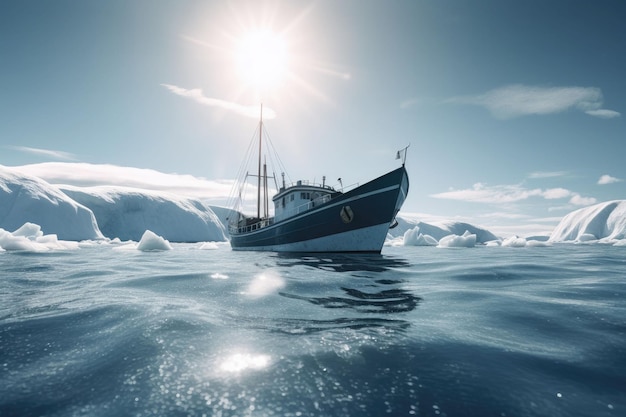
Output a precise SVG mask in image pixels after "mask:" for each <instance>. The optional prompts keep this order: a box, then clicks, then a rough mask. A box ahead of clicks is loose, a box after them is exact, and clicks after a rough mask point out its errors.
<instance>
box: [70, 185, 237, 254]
mask: <svg viewBox="0 0 626 417" xmlns="http://www.w3.org/2000/svg"><path fill="white" fill-rule="evenodd" d="M60 188H61V190H62V191H63V192H65V193H66V194H67V195H68V196H70V197H71V198H73V199H74V200H76V201H78V202H80V203H81V204H83V205H84V206H86V207H89V208H90V209H91V210H92V211H93V213H94V214H95V216H96V219H97V220H98V225H99V227H100V230H101V231H102V233H103V234H104V235H105V236H106V237H109V238H116V237H117V238H120V239H121V240H134V241H139V240H141V238H142V236H143V234H144V232H145V231H146V230H150V231H152V232H154V233H155V234H157V235H159V236H161V237H163V238H164V239H167V240H168V241H170V242H206V241H225V240H227V238H226V234H225V231H224V226H223V225H222V222H221V221H220V220H219V219H218V218H217V216H216V215H215V213H213V211H212V210H211V208H210V207H209V206H208V205H205V204H204V203H203V202H201V201H200V200H198V199H194V198H186V197H181V196H177V195H174V194H170V193H167V192H163V191H149V190H140V189H134V188H125V187H119V186H98V187H71V186H61V187H60Z"/></svg>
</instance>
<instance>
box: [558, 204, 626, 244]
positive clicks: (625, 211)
mask: <svg viewBox="0 0 626 417" xmlns="http://www.w3.org/2000/svg"><path fill="white" fill-rule="evenodd" d="M621 239H626V200H615V201H607V202H604V203H599V204H595V205H593V206H590V207H585V208H582V209H579V210H576V211H573V212H571V213H569V214H568V215H566V216H565V217H563V219H562V220H561V222H560V223H559V224H558V225H557V227H556V228H555V229H554V231H553V232H552V234H551V235H550V240H549V241H550V242H592V241H598V242H599V243H616V242H617V241H619V240H621Z"/></svg>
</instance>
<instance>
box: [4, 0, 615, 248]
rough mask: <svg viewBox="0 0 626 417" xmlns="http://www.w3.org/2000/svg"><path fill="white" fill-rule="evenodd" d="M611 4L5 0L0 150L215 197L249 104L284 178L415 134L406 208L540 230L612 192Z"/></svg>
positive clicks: (370, 172)
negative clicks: (275, 154) (283, 172)
mask: <svg viewBox="0 0 626 417" xmlns="http://www.w3.org/2000/svg"><path fill="white" fill-rule="evenodd" d="M625 20H626V3H625V2H623V1H620V0H614V1H611V0H599V1H594V2H590V1H578V0H553V1H543V0H527V1H508V0H484V1H483V0H478V1H471V2H470V1H461V0H458V1H447V0H442V1H434V0H407V1H402V0H396V1H372V0H342V1H333V0H318V1H303V0H293V1H231V2H228V1H188V0H179V1H176V2H173V1H165V0H130V1H125V0H124V1H122V0H109V1H106V2H104V1H78V0H72V1H68V0H57V1H54V2H51V1H32V0H24V1H2V2H0V165H5V166H9V167H22V168H23V169H24V170H25V171H28V172H30V173H36V174H37V175H40V176H41V177H42V178H43V179H46V180H48V181H49V182H52V183H66V184H67V183H70V184H79V185H97V184H115V185H128V186H142V185H143V186H146V187H147V188H156V189H168V190H176V189H178V190H179V191H180V192H186V193H193V194H195V195H198V194H201V195H204V196H205V197H206V198H208V199H209V200H213V201H215V202H222V201H223V200H224V195H225V194H226V191H225V190H226V189H229V188H230V187H229V184H230V183H231V182H232V180H233V179H235V177H236V175H237V173H238V171H239V170H240V166H241V164H242V162H243V160H244V159H245V154H246V150H247V149H248V146H249V144H250V143H251V140H252V139H253V138H254V135H255V131H256V129H257V125H258V119H259V107H260V104H261V103H263V114H264V126H265V130H266V132H267V133H268V135H269V138H270V140H271V143H272V144H273V146H274V148H276V150H277V152H278V154H279V157H280V161H282V165H283V167H284V169H285V171H286V177H287V180H288V181H296V180H298V179H305V180H311V181H313V180H315V181H316V182H321V180H322V176H325V177H326V178H327V179H326V183H327V184H330V185H338V182H337V181H336V179H337V178H342V183H343V185H344V186H348V185H354V184H363V183H365V182H367V181H368V180H370V179H373V178H375V177H377V176H379V175H382V174H384V173H385V172H387V171H388V170H391V169H393V168H395V167H397V166H398V164H399V162H398V161H397V160H395V155H396V151H397V150H399V149H401V148H404V147H405V146H407V145H410V147H409V148H408V153H407V159H406V167H407V170H408V172H409V178H410V184H411V185H410V187H411V188H410V191H409V196H408V198H407V200H406V202H405V204H404V206H403V208H402V212H403V213H405V214H407V215H409V214H410V215H413V216H415V217H417V218H419V219H421V220H424V221H436V220H453V221H467V222H470V223H472V224H475V225H478V226H483V227H485V228H487V229H489V230H491V231H492V232H494V233H497V234H500V235H503V236H509V235H513V234H519V235H521V236H528V235H531V234H546V233H550V231H552V229H554V227H555V226H556V225H557V224H558V222H559V220H560V219H561V218H562V217H563V216H564V215H565V214H567V213H569V212H571V211H573V210H576V209H578V208H582V207H585V206H589V205H591V204H595V203H599V202H603V201H609V200H616V199H626V126H625V117H626V114H625V113H626V77H625V74H626V54H625V53H624V51H625V50H626V49H625V46H624V45H625V44H624V39H626V25H624V24H623V22H624V21H625ZM268 58H269V59H268ZM255 169H256V168H250V170H251V171H252V170H255ZM270 169H271V168H270ZM274 169H277V168H274ZM278 169H280V170H282V169H283V168H281V167H278ZM166 174H167V175H166ZM276 175H277V176H280V172H276ZM203 193H204V194H203Z"/></svg>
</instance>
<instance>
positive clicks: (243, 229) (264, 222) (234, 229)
mask: <svg viewBox="0 0 626 417" xmlns="http://www.w3.org/2000/svg"><path fill="white" fill-rule="evenodd" d="M330 200H332V196H331V195H330V194H326V195H322V196H320V197H317V198H316V199H314V200H311V201H308V202H306V203H304V204H301V205H299V206H298V207H295V208H293V209H291V210H289V211H288V212H287V213H286V214H285V215H284V216H281V219H288V218H290V217H293V216H295V215H297V214H300V213H304V212H305V211H308V210H310V209H312V208H314V207H317V206H320V205H322V204H325V203H327V202H329V201H330ZM273 224H274V217H269V218H267V219H261V220H259V221H258V222H255V223H252V224H249V225H245V226H237V225H233V224H229V225H228V230H229V232H231V233H249V232H253V231H255V230H259V229H262V228H264V227H267V226H271V225H273Z"/></svg>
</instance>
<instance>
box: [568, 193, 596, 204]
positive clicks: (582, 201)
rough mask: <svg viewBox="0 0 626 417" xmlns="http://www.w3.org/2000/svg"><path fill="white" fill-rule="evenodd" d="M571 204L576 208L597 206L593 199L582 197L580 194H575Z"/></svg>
mask: <svg viewBox="0 0 626 417" xmlns="http://www.w3.org/2000/svg"><path fill="white" fill-rule="evenodd" d="M569 202H570V204H573V205H575V206H590V205H592V204H596V202H597V200H596V199H595V198H593V197H581V196H580V195H579V194H574V195H573V196H572V198H570V200H569Z"/></svg>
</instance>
